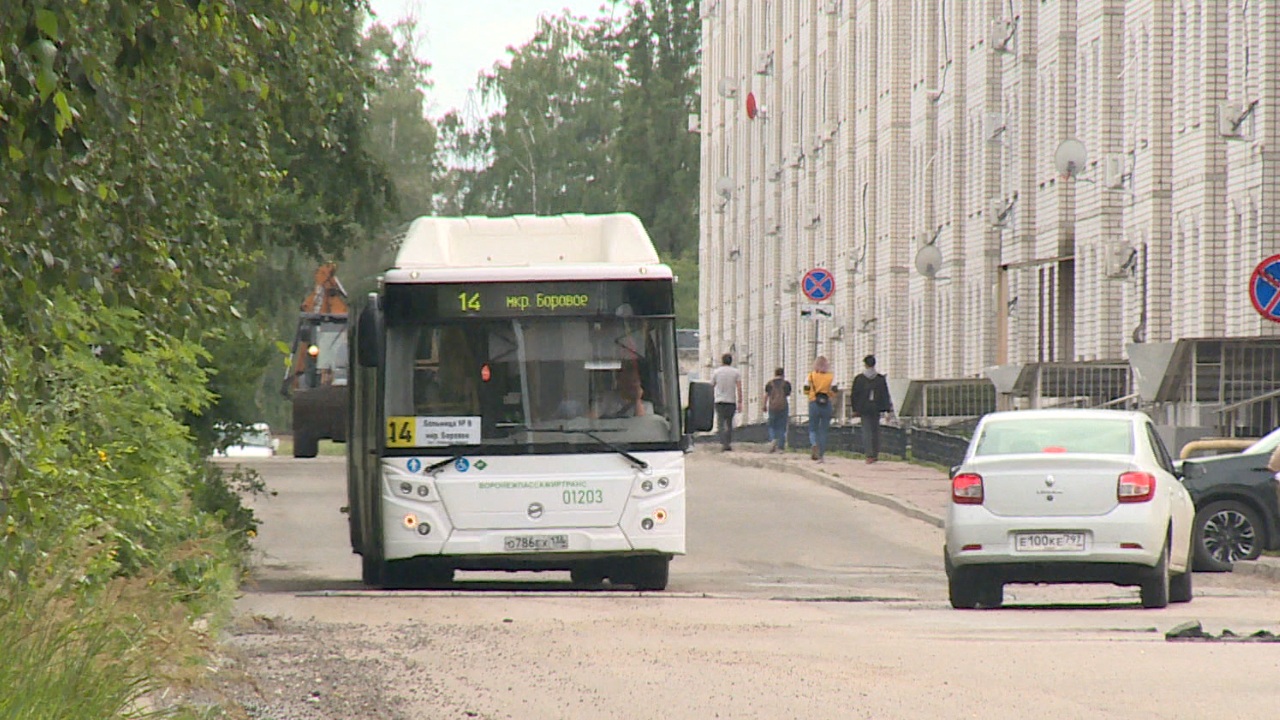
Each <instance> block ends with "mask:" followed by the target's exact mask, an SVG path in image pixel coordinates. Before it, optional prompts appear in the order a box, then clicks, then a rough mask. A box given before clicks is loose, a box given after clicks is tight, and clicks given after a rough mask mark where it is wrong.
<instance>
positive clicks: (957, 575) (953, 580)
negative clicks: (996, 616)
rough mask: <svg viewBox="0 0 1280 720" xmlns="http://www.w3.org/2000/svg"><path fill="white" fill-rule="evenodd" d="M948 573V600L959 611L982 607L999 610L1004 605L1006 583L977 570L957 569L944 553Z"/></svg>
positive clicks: (949, 557)
mask: <svg viewBox="0 0 1280 720" xmlns="http://www.w3.org/2000/svg"><path fill="white" fill-rule="evenodd" d="M943 563H944V564H945V566H946V571H947V599H948V600H950V601H951V607H953V608H955V609H957V610H972V609H974V608H976V607H979V606H982V607H987V608H998V607H1000V606H1001V605H1003V604H1004V583H1002V582H997V581H995V580H993V579H991V578H988V577H986V576H985V575H984V574H983V573H982V572H981V571H979V570H977V569H975V568H963V567H956V566H955V565H952V564H951V556H950V555H947V554H946V553H945V551H944V553H943Z"/></svg>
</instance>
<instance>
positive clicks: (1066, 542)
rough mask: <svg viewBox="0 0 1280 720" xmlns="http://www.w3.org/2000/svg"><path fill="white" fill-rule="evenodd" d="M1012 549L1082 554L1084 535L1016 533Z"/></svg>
mask: <svg viewBox="0 0 1280 720" xmlns="http://www.w3.org/2000/svg"><path fill="white" fill-rule="evenodd" d="M1014 548H1015V549H1016V550H1017V551H1018V552H1082V551H1083V550H1084V533H1080V532H1042V533H1018V534H1017V535H1015V536H1014Z"/></svg>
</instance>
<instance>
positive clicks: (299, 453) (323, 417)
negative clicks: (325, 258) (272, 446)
mask: <svg viewBox="0 0 1280 720" xmlns="http://www.w3.org/2000/svg"><path fill="white" fill-rule="evenodd" d="M301 310H302V312H301V313H300V314H299V316H298V329H297V332H295V333H294V336H293V349H292V351H291V355H290V362H289V366H288V368H287V369H286V370H285V377H284V382H283V383H282V384H281V386H280V390H281V392H282V393H284V396H285V397H287V398H289V399H290V400H291V401H292V402H293V456H294V457H296V458H313V457H315V456H316V454H317V453H318V452H319V449H320V440H322V439H325V438H328V439H330V440H333V441H335V442H346V441H347V407H348V398H347V371H348V359H347V291H346V289H345V288H343V287H342V282H341V281H339V280H338V265H337V264H336V263H325V264H323V265H321V266H320V267H319V268H318V269H317V270H316V275H315V288H314V289H313V290H312V291H311V293H310V294H309V295H307V298H306V300H304V301H303V302H302V308H301Z"/></svg>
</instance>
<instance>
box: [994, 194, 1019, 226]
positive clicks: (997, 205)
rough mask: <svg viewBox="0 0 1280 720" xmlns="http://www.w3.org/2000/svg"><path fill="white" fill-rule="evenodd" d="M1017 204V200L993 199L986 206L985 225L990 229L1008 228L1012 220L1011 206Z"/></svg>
mask: <svg viewBox="0 0 1280 720" xmlns="http://www.w3.org/2000/svg"><path fill="white" fill-rule="evenodd" d="M1016 203H1017V199H1016V198H1015V199H1013V200H1009V201H1005V200H1002V199H1000V198H995V199H993V200H992V201H991V203H990V204H989V205H988V206H987V223H988V224H989V225H991V227H998V228H1003V227H1009V225H1011V224H1012V220H1013V206H1014V205H1015V204H1016Z"/></svg>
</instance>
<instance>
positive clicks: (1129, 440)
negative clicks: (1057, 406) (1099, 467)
mask: <svg viewBox="0 0 1280 720" xmlns="http://www.w3.org/2000/svg"><path fill="white" fill-rule="evenodd" d="M1021 453H1089V454H1101V455H1132V454H1133V424H1132V423H1130V422H1129V421H1128V420H1098V419H1084V418H1052V419H1038V420H1016V419H1010V420H1001V421H997V422H989V423H987V424H985V425H983V427H982V434H981V435H979V436H978V444H977V446H976V447H975V448H974V453H973V454H974V455H1017V454H1021Z"/></svg>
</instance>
